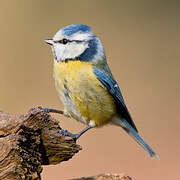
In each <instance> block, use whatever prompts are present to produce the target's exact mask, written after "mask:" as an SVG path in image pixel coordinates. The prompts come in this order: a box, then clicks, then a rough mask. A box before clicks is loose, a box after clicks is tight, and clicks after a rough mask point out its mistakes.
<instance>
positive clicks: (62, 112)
mask: <svg viewBox="0 0 180 180" xmlns="http://www.w3.org/2000/svg"><path fill="white" fill-rule="evenodd" d="M37 108H38V109H40V110H43V111H44V112H46V113H58V114H63V115H64V116H66V117H70V116H69V115H68V114H66V113H65V112H64V111H62V110H57V109H52V108H43V107H41V106H38V107H37ZM35 109H36V108H31V109H30V111H33V110H35Z"/></svg>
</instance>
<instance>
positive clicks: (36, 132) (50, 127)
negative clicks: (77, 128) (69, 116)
mask: <svg viewBox="0 0 180 180" xmlns="http://www.w3.org/2000/svg"><path fill="white" fill-rule="evenodd" d="M59 129H61V127H60V126H59V122H58V121H57V120H56V119H54V118H53V117H52V116H50V115H49V114H47V113H46V112H44V111H43V110H42V109H39V108H35V109H34V110H32V111H29V112H28V113H26V114H24V115H13V114H7V113H3V112H0V180H5V179H6V180H8V179H9V180H10V179H11V180H12V179H13V180H16V179H26V180H28V179H37V180H38V179H41V172H42V165H49V164H58V163H60V162H62V161H67V160H69V159H70V158H72V157H73V156H74V155H75V154H76V153H78V152H79V150H81V147H80V146H79V145H77V144H76V143H75V142H74V140H73V139H72V138H70V137H65V136H63V135H61V134H60V133H58V132H57V130H59Z"/></svg>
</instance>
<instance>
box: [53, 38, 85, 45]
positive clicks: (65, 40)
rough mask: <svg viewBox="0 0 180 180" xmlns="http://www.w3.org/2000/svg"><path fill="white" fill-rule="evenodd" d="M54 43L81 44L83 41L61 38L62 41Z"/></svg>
mask: <svg viewBox="0 0 180 180" xmlns="http://www.w3.org/2000/svg"><path fill="white" fill-rule="evenodd" d="M54 42H55V43H61V44H67V43H69V42H76V43H81V42H83V41H81V40H69V39H65V38H63V39H61V40H58V41H54Z"/></svg>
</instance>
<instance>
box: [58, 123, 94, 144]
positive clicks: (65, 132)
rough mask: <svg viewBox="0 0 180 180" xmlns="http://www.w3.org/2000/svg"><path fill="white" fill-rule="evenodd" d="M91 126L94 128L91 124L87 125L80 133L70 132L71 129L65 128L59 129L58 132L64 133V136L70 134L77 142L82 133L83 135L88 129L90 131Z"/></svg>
mask: <svg viewBox="0 0 180 180" xmlns="http://www.w3.org/2000/svg"><path fill="white" fill-rule="evenodd" d="M91 128H92V127H91V126H88V127H86V128H85V129H83V130H82V131H81V132H79V133H78V134H72V133H70V132H69V131H67V130H64V129H59V130H58V131H57V132H58V133H61V134H63V135H64V136H69V137H71V138H73V140H74V142H76V141H77V139H78V138H79V137H80V136H81V135H83V134H84V133H85V132H86V131H88V130H89V129H91Z"/></svg>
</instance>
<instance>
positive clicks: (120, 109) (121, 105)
mask: <svg viewBox="0 0 180 180" xmlns="http://www.w3.org/2000/svg"><path fill="white" fill-rule="evenodd" d="M94 74H95V75H96V76H97V78H98V80H99V81H100V82H101V83H102V85H103V86H104V88H105V89H107V91H108V92H109V93H110V94H111V95H112V96H113V98H114V99H115V102H116V107H117V113H118V114H119V115H120V116H121V117H122V118H124V119H126V121H127V122H128V123H129V124H130V125H131V126H132V127H133V128H134V129H135V130H136V131H137V128H136V126H135V124H134V122H133V120H132V118H131V116H130V113H129V111H128V109H127V107H126V105H125V102H124V99H123V96H122V94H121V90H120V88H119V86H118V84H117V83H116V81H115V80H114V79H113V78H112V77H111V76H109V75H108V74H107V73H106V72H105V71H104V70H102V69H99V68H96V67H94ZM137 132H138V131H137Z"/></svg>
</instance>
